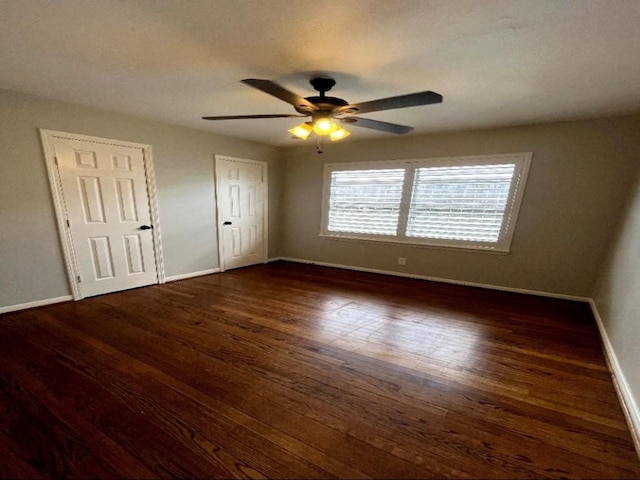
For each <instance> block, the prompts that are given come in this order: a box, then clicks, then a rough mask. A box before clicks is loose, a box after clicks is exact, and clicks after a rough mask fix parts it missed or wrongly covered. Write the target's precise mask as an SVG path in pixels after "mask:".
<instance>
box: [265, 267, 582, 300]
mask: <svg viewBox="0 0 640 480" xmlns="http://www.w3.org/2000/svg"><path fill="white" fill-rule="evenodd" d="M276 260H283V261H285V262H296V263H306V264H311V265H320V266H322V267H334V268H342V269H345V270H355V271H358V272H367V273H380V274H383V275H393V276H396V277H406V278H416V279H418V280H429V281H431V282H441V283H452V284H455V285H465V286H467V287H479V288H488V289H489V290H501V291H504V292H513V293H524V294H527V295H538V296H541V297H551V298H560V299H562V300H576V301H579V302H588V301H589V300H591V299H590V298H588V297H578V296H576V295H565V294H563V293H552V292H541V291H537V290H526V289H524V288H512V287H502V286H498V285H489V284H486V283H476V282H465V281H463V280H451V279H449V278H441V277H430V276H427V275H415V274H413V273H402V272H394V271H392V270H378V269H375V268H364V267H354V266H352V265H342V264H337V263H327V262H316V261H313V260H304V259H301V258H290V257H277V258H274V259H270V260H269V261H276Z"/></svg>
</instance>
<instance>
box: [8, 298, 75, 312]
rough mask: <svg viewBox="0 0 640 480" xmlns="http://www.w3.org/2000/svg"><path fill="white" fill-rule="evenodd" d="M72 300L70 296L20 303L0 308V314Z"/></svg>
mask: <svg viewBox="0 0 640 480" xmlns="http://www.w3.org/2000/svg"><path fill="white" fill-rule="evenodd" d="M71 300H73V297H72V296H71V295H63V296H62V297H55V298H46V299H44V300H36V301H35V302H27V303H20V304H18V305H8V306H6V307H0V313H9V312H17V311H18V310H26V309H27V308H34V307H43V306H45V305H53V304H54V303H61V302H69V301H71Z"/></svg>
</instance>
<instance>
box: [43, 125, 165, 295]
mask: <svg viewBox="0 0 640 480" xmlns="http://www.w3.org/2000/svg"><path fill="white" fill-rule="evenodd" d="M51 147H52V148H53V150H54V152H53V154H54V156H55V163H56V166H57V173H58V179H59V186H60V190H61V192H60V193H61V194H62V197H63V201H64V206H63V207H64V210H65V212H66V219H65V223H66V225H64V226H63V228H67V229H68V232H67V233H68V236H67V238H70V240H71V249H72V254H73V256H74V260H75V261H74V262H73V263H75V265H74V268H75V273H76V275H75V278H72V281H75V282H77V285H76V288H77V290H78V291H79V292H80V297H87V296H93V295H100V294H104V293H109V292H115V291H119V290H126V289H130V288H135V287H140V286H144V285H150V284H153V283H157V282H158V272H157V265H156V258H155V251H154V235H153V230H152V229H153V225H152V222H151V212H150V202H149V197H148V192H147V178H146V172H145V164H144V152H143V149H142V148H139V147H135V146H131V145H128V144H118V143H117V141H107V140H106V139H102V141H90V140H80V139H78V138H64V137H61V136H49V148H51Z"/></svg>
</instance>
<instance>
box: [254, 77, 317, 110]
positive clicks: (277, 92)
mask: <svg viewBox="0 0 640 480" xmlns="http://www.w3.org/2000/svg"><path fill="white" fill-rule="evenodd" d="M242 82H243V83H246V84H247V85H249V86H251V87H253V88H257V89H258V90H261V91H263V92H264V93H268V94H269V95H273V96H274V97H276V98H279V99H280V100H284V101H285V102H287V103H289V104H291V105H293V106H294V107H296V108H303V109H305V110H309V111H315V110H317V109H318V107H316V106H315V105H314V104H313V103H311V102H310V101H308V100H307V99H305V98H302V97H301V96H300V95H296V94H295V93H293V92H291V91H289V90H287V89H286V88H284V87H281V86H280V85H278V84H277V83H275V82H272V81H271V80H260V79H258V78H245V79H244V80H242Z"/></svg>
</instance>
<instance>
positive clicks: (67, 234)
mask: <svg viewBox="0 0 640 480" xmlns="http://www.w3.org/2000/svg"><path fill="white" fill-rule="evenodd" d="M39 131H40V139H41V141H42V148H43V150H44V158H45V164H46V167H47V174H48V177H49V186H50V187H51V195H52V198H53V204H54V208H55V212H56V220H57V224H58V234H59V237H60V243H61V244H62V250H63V254H64V260H65V267H66V270H67V278H68V281H69V287H70V288H71V294H72V295H73V299H74V300H82V299H83V298H84V295H83V293H82V287H81V285H80V284H78V282H77V281H76V278H77V277H78V272H79V269H78V264H77V260H76V257H75V254H74V249H73V240H72V237H71V230H70V228H69V227H68V224H67V219H68V215H67V210H66V207H65V202H64V195H63V190H62V183H61V180H60V175H59V172H58V167H57V159H56V156H55V149H54V143H53V142H54V140H55V139H56V138H64V139H70V140H79V141H85V142H94V143H105V142H106V143H110V144H115V145H122V146H125V147H132V148H140V149H142V152H143V161H144V170H145V176H146V187H147V195H148V197H149V211H150V214H151V223H152V225H153V230H152V232H151V234H152V236H153V251H154V255H155V261H156V270H157V283H165V274H164V260H163V255H162V243H161V235H160V217H159V215H158V199H157V195H156V182H155V174H154V169H153V155H152V150H151V145H146V144H140V143H133V142H125V141H121V140H113V139H109V138H103V137H93V136H89V135H82V134H78V133H68V132H59V131H54V130H46V129H42V128H41V129H39Z"/></svg>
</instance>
